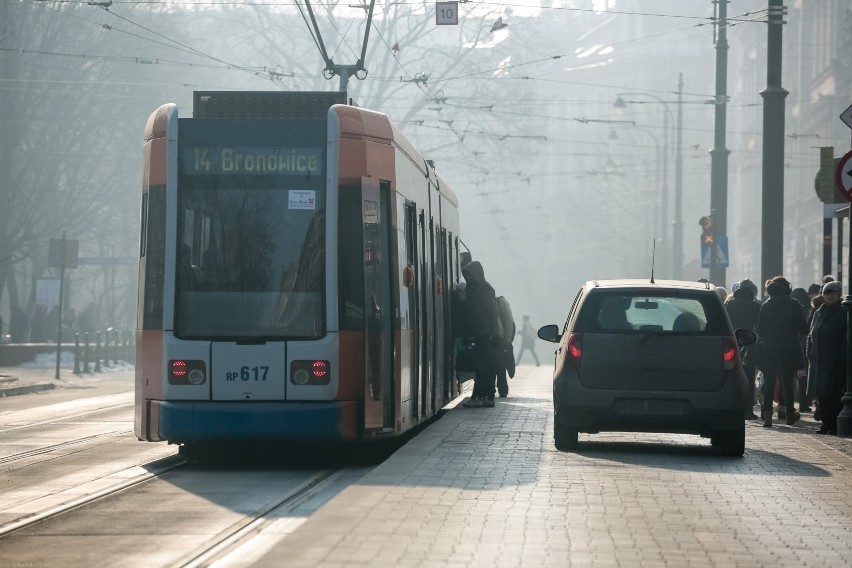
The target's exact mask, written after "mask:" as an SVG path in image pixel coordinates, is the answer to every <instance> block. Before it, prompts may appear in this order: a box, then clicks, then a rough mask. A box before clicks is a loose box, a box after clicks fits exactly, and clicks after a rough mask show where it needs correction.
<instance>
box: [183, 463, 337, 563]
mask: <svg viewBox="0 0 852 568" xmlns="http://www.w3.org/2000/svg"><path fill="white" fill-rule="evenodd" d="M342 471H344V468H335V469H326V470H322V471H319V472H317V473H316V474H314V475H313V476H312V477H311V478H309V479H307V480H305V481H304V482H302V483H301V484H299V485H298V486H296V487H294V488H292V489H290V490H289V491H287V492H286V493H285V494H284V495H282V496H281V497H279V498H277V499H276V500H275V501H273V502H271V503H269V504H267V505H266V506H264V507H263V508H261V509H259V510H258V511H256V512H254V513H253V514H251V515H248V516H246V517H245V518H243V519H241V520H240V521H238V522H236V523H234V524H232V525H231V526H230V527H228V528H227V529H225V530H224V531H222V532H220V533H219V534H218V535H216V536H215V537H213V538H212V539H211V542H209V543H208V544H207V545H205V546H204V547H202V548H199V549H197V550H195V551H193V552H191V553H190V554H188V555H187V556H186V557H185V558H183V559H181V560H178V561H177V562H175V563H174V564H173V565H174V566H179V567H180V568H203V567H205V566H210V565H211V564H213V563H214V562H216V561H218V560H221V559H223V558H225V557H226V556H227V555H228V554H230V553H231V552H232V551H234V550H235V549H236V548H238V547H239V546H242V545H243V544H245V543H247V542H249V541H251V540H252V539H253V538H255V537H256V536H257V535H259V534H260V533H261V532H263V530H264V529H265V528H266V527H268V526H270V525H271V524H272V523H274V522H275V521H276V520H277V519H276V518H274V517H275V514H276V513H286V512H289V511H292V510H293V509H295V508H297V507H298V506H299V505H301V504H302V503H304V502H305V501H307V500H308V499H310V498H311V497H313V496H314V495H316V494H317V493H318V492H320V491H322V490H323V488H324V487H326V486H327V485H329V484H330V483H331V482H332V481H333V480H334V479H335V478H336V477H337V475H339V474H340V473H341V472H342ZM270 517H272V518H270Z"/></svg>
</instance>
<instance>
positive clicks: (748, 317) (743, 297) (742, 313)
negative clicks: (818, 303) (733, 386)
mask: <svg viewBox="0 0 852 568" xmlns="http://www.w3.org/2000/svg"><path fill="white" fill-rule="evenodd" d="M735 288H736V290H735V291H734V294H733V296H731V297H730V298H729V299H728V301H727V302H725V309H726V310H727V311H728V317H729V318H731V325H733V327H734V329H747V330H749V331H755V330H756V329H757V316H758V314H759V313H760V303H758V302H757V301H756V300H755V299H754V289H753V288H752V287H751V286H748V285H745V286H744V285H743V284H742V283H741V282H740V283H739V285H738V286H735ZM744 349H745V350H748V347H745V348H744ZM746 361H747V359H746V354H745V353H744V354H743V371H745V374H746V378H747V379H748V382H749V385H751V405H750V406H749V407H748V408H746V409H745V418H746V420H757V415H756V414H755V413H754V404H755V402H756V401H755V392H754V379H755V376H756V375H757V367H755V366H754V365H749V364H747V362H746Z"/></svg>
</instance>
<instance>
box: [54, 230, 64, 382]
mask: <svg viewBox="0 0 852 568" xmlns="http://www.w3.org/2000/svg"><path fill="white" fill-rule="evenodd" d="M64 287H65V231H62V260H61V262H60V264H59V317H58V321H57V322H56V375H55V376H54V377H53V378H54V379H56V380H57V381H58V380H59V359H60V357H61V356H62V292H63V288H64Z"/></svg>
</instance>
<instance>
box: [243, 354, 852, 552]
mask: <svg viewBox="0 0 852 568" xmlns="http://www.w3.org/2000/svg"><path fill="white" fill-rule="evenodd" d="M550 371H551V370H550V368H546V367H544V366H542V367H539V368H536V367H531V366H530V367H520V368H519V370H518V375H517V376H516V378H515V379H514V380H512V381H511V382H510V389H511V391H510V393H509V398H506V399H498V402H497V406H496V408H493V409H465V408H463V407H461V406H456V407H455V408H454V409H452V410H450V411H449V412H448V413H447V414H446V415H445V416H444V417H443V418H441V419H440V420H439V421H437V422H436V423H435V424H433V425H432V426H430V427H429V428H427V429H426V430H425V431H424V432H423V433H421V434H420V435H419V436H417V437H416V438H414V439H413V440H412V441H410V442H409V443H408V444H406V445H405V446H404V447H403V448H402V449H401V450H400V451H398V452H397V453H396V454H394V455H393V456H392V457H391V458H390V459H389V460H387V461H386V462H384V463H383V464H381V465H380V466H378V467H377V468H376V469H375V470H374V471H372V472H371V473H370V474H368V475H367V476H366V477H364V478H363V480H362V481H361V482H360V483H358V484H357V485H355V486H352V487H350V488H348V489H347V490H345V491H344V492H342V493H341V494H340V495H338V496H337V497H336V498H334V499H333V500H331V501H330V502H329V503H328V504H326V505H325V506H324V507H323V508H321V509H320V510H319V511H318V512H317V513H315V514H314V515H313V516H311V518H310V519H308V520H307V521H306V522H305V523H304V524H302V525H301V526H300V528H298V529H297V530H295V531H294V532H292V533H290V534H284V533H285V531H282V534H281V535H280V537H281V540H279V541H278V542H277V544H274V545H272V546H271V547H270V548H269V549H268V550H266V551H265V554H256V555H255V557H256V558H257V557H259V560H258V559H256V558H255V560H254V564H253V565H254V566H275V567H278V566H281V565H284V563H285V562H286V565H287V566H288V567H297V566H323V567H330V566H340V567H343V566H393V567H405V566H488V567H490V566H534V567H537V568H540V567H542V566H559V567H565V566H673V567H681V566H749V567H752V566H771V567H773V568H778V567H784V566H790V567H802V566H818V567H821V568H822V567H827V566H831V567H834V566H837V567H841V566H842V567H848V566H852V458H850V445H852V441H850V440H845V439H840V438H832V437H822V436H817V435H814V434H813V432H814V431H815V430H816V428H817V425H816V423H814V422H813V421H812V420H803V421H802V422H801V423H800V424H797V425H796V426H794V427H788V426H783V425H781V426H776V427H775V428H772V429H765V428H761V427H760V423H759V422H756V421H755V422H750V423H749V424H748V429H747V442H746V444H747V447H746V454H745V456H744V457H743V458H727V457H722V456H720V455H719V454H718V453H717V452H716V451H715V449H714V448H712V447H711V446H710V442H709V440H707V439H702V438H700V437H697V436H686V435H670V434H667V435H662V434H656V435H655V434H622V433H608V434H597V435H592V436H588V435H582V434H581V437H580V450H579V451H578V452H577V453H561V452H558V451H556V450H555V449H554V447H553V444H552V437H553V424H552V417H553V412H552V403H551V393H550ZM457 402H458V401H457ZM266 536H272V535H266ZM268 540H269V539H267V541H268ZM237 564H239V563H237Z"/></svg>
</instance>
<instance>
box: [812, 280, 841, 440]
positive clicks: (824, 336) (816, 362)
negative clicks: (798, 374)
mask: <svg viewBox="0 0 852 568" xmlns="http://www.w3.org/2000/svg"><path fill="white" fill-rule="evenodd" d="M841 288H842V286H841V284H840V282H837V281H832V282H828V283H827V284H826V285H825V286H823V287H822V296H823V298H824V300H825V301H824V302H823V304H822V305H821V306H820V307H819V308H818V309H817V310H816V311H815V312H814V317H813V321H812V323H811V330H810V333H808V339H807V356H808V363H809V365H808V397H809V398H808V400H812V399H814V398H816V399H817V401H818V404H819V410H820V419H821V420H822V426H821V427H820V429H819V430H817V434H834V435H836V434H837V415H838V414H840V411H841V410H842V409H843V403H842V402H841V401H840V398H841V397H842V396H843V392H844V390H845V387H846V312H845V311H844V310H843V308H842V307H841V305H840V297H841V296H840V292H841Z"/></svg>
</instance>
